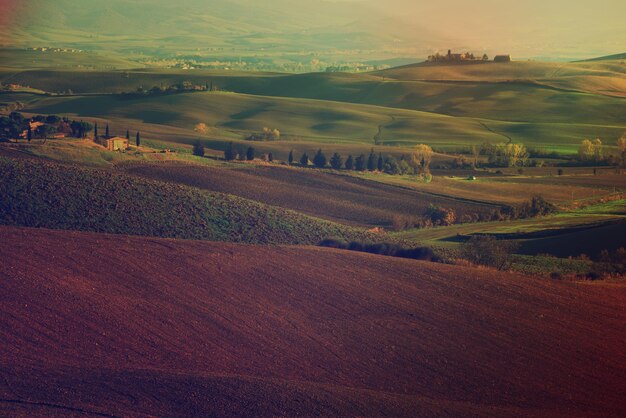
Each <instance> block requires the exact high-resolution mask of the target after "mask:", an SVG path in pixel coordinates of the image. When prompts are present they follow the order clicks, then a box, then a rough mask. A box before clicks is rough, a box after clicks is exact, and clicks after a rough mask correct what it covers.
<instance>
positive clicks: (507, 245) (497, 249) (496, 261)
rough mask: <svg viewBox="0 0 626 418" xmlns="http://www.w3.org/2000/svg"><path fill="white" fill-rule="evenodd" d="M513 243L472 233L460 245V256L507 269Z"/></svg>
mask: <svg viewBox="0 0 626 418" xmlns="http://www.w3.org/2000/svg"><path fill="white" fill-rule="evenodd" d="M514 251H515V244H513V243H511V242H508V241H501V240H498V239H496V237H494V236H491V235H474V236H472V237H471V238H470V239H469V240H468V241H467V242H466V243H465V244H463V246H462V247H461V254H462V257H463V258H464V259H466V260H468V261H470V262H472V263H474V264H479V265H483V266H489V267H495V268H497V269H498V270H505V269H508V268H509V267H510V265H511V255H512V254H513V252H514Z"/></svg>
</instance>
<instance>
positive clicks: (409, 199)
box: [121, 163, 497, 227]
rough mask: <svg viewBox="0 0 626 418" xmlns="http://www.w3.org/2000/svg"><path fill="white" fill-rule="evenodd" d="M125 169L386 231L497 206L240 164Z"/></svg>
mask: <svg viewBox="0 0 626 418" xmlns="http://www.w3.org/2000/svg"><path fill="white" fill-rule="evenodd" d="M121 167H124V166H121ZM125 171H126V172H127V173H130V174H133V175H136V176H140V177H146V178H149V179H154V180H159V181H167V182H174V183H179V184H184V185H187V186H193V187H197V188H201V189H205V190H210V191H213V192H221V193H228V194H233V195H235V196H239V197H244V198H246V199H251V200H256V201H259V202H262V203H265V204H268V205H272V206H279V207H281V208H285V209H292V210H296V211H298V212H302V213H305V214H307V215H311V216H316V217H320V218H324V219H328V220H331V221H335V222H340V223H345V224H349V225H353V226H370V227H371V226H384V227H390V226H391V225H392V221H393V218H394V216H407V215H410V216H415V217H420V216H423V215H424V214H425V212H426V210H427V209H428V207H429V205H431V204H433V205H436V206H441V207H445V208H452V209H454V210H455V212H456V213H457V216H458V217H460V216H462V215H465V214H467V215H474V214H477V215H487V214H489V213H490V212H491V211H493V209H494V208H496V207H497V206H496V205H491V204H488V203H480V202H474V201H470V200H464V199H455V198H446V197H441V196H436V195H433V194H429V193H424V192H419V191H416V190H412V189H409V188H407V187H404V188H403V187H398V186H394V185H389V184H384V183H380V182H376V181H369V180H363V179H359V178H356V177H351V176H345V175H334V174H330V173H328V172H326V171H322V170H315V169H308V170H304V169H297V168H287V167H277V166H262V165H248V166H247V167H246V166H245V165H243V164H242V167H240V168H238V169H233V168H230V169H229V168H223V167H215V168H213V167H201V166H194V165H189V164H176V163H168V164H136V165H130V166H127V167H125Z"/></svg>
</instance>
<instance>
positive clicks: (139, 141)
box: [135, 131, 141, 147]
mask: <svg viewBox="0 0 626 418" xmlns="http://www.w3.org/2000/svg"><path fill="white" fill-rule="evenodd" d="M135 145H137V146H138V147H140V146H141V134H140V133H139V131H137V135H136V136H135Z"/></svg>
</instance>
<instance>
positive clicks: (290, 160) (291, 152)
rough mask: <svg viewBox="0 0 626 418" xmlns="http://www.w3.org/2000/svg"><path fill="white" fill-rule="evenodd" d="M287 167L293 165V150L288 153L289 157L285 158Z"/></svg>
mask: <svg viewBox="0 0 626 418" xmlns="http://www.w3.org/2000/svg"><path fill="white" fill-rule="evenodd" d="M287 161H289V165H291V164H293V150H291V151H289V157H288V158H287Z"/></svg>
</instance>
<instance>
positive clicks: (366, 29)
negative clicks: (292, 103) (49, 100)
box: [3, 0, 416, 55]
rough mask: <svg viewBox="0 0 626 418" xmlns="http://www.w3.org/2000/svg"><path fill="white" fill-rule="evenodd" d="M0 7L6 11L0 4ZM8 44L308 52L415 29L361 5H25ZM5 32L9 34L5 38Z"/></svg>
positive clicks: (209, 0) (190, 0)
mask: <svg viewBox="0 0 626 418" xmlns="http://www.w3.org/2000/svg"><path fill="white" fill-rule="evenodd" d="M3 7H5V6H3ZM6 7H7V8H8V9H11V10H9V12H8V15H9V16H10V20H11V21H14V22H16V23H19V24H13V25H8V26H7V27H6V28H5V29H3V31H4V32H8V35H7V39H10V43H11V45H10V46H20V47H32V46H63V47H74V48H81V49H87V50H114V51H117V52H122V53H127V52H142V53H148V54H151V55H158V54H167V53H185V54H191V53H194V52H198V53H200V52H202V51H206V50H209V49H211V50H212V51H218V52H219V51H223V53H224V54H225V55H231V54H233V53H237V52H239V51H257V52H259V53H264V54H269V53H272V52H280V53H281V54H284V53H291V54H307V53H308V52H310V53H314V52H320V51H322V52H323V51H328V50H359V49H373V48H378V49H385V48H389V47H403V48H409V47H412V46H413V42H415V41H416V37H415V28H413V27H408V25H406V24H403V23H400V21H396V20H394V19H390V18H387V17H381V16H380V14H379V13H377V12H376V11H374V10H372V9H370V8H368V7H367V6H365V5H364V4H361V3H353V2H329V1H317V0H316V1H305V0H273V1H272V2H258V1H255V0H230V1H219V0H181V1H177V2H172V1H170V0H135V1H132V2H131V1H127V0H108V1H106V2H103V1H100V0H56V1H54V2H51V1H46V0H28V1H25V2H20V3H18V4H14V5H13V6H8V5H7V6H6ZM9 35H10V36H9Z"/></svg>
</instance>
